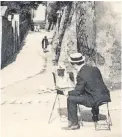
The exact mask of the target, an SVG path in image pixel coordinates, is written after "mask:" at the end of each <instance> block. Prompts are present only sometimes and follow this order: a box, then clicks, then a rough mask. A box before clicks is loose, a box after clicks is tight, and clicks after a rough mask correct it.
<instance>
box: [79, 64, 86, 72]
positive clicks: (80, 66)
mask: <svg viewBox="0 0 122 137" xmlns="http://www.w3.org/2000/svg"><path fill="white" fill-rule="evenodd" d="M84 65H85V63H84V64H82V65H80V66H79V68H78V72H79V71H80V69H81V68H82V67H83V66H84Z"/></svg>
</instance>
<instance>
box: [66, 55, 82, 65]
mask: <svg viewBox="0 0 122 137" xmlns="http://www.w3.org/2000/svg"><path fill="white" fill-rule="evenodd" d="M68 60H69V62H71V63H79V62H82V61H85V56H83V58H82V59H81V60H78V61H73V60H71V58H70V57H69V59H68Z"/></svg>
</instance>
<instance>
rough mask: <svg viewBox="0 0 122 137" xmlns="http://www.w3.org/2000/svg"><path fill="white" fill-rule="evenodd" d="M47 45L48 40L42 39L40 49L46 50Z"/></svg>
mask: <svg viewBox="0 0 122 137" xmlns="http://www.w3.org/2000/svg"><path fill="white" fill-rule="evenodd" d="M47 45H49V42H48V39H46V38H44V39H43V40H42V48H43V49H44V48H47Z"/></svg>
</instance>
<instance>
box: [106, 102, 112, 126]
mask: <svg viewBox="0 0 122 137" xmlns="http://www.w3.org/2000/svg"><path fill="white" fill-rule="evenodd" d="M107 110H108V122H109V125H110V126H112V120H111V116H110V111H109V106H108V103H107Z"/></svg>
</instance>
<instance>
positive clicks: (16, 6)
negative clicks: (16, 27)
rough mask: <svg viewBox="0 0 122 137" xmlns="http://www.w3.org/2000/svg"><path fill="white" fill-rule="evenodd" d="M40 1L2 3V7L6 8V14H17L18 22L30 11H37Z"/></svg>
mask: <svg viewBox="0 0 122 137" xmlns="http://www.w3.org/2000/svg"><path fill="white" fill-rule="evenodd" d="M41 3H42V4H43V2H42V1H2V2H1V5H2V6H7V14H12V13H18V14H20V20H24V19H25V18H26V17H27V16H28V15H29V14H30V10H31V9H32V8H33V9H37V8H38V6H39V4H41Z"/></svg>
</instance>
